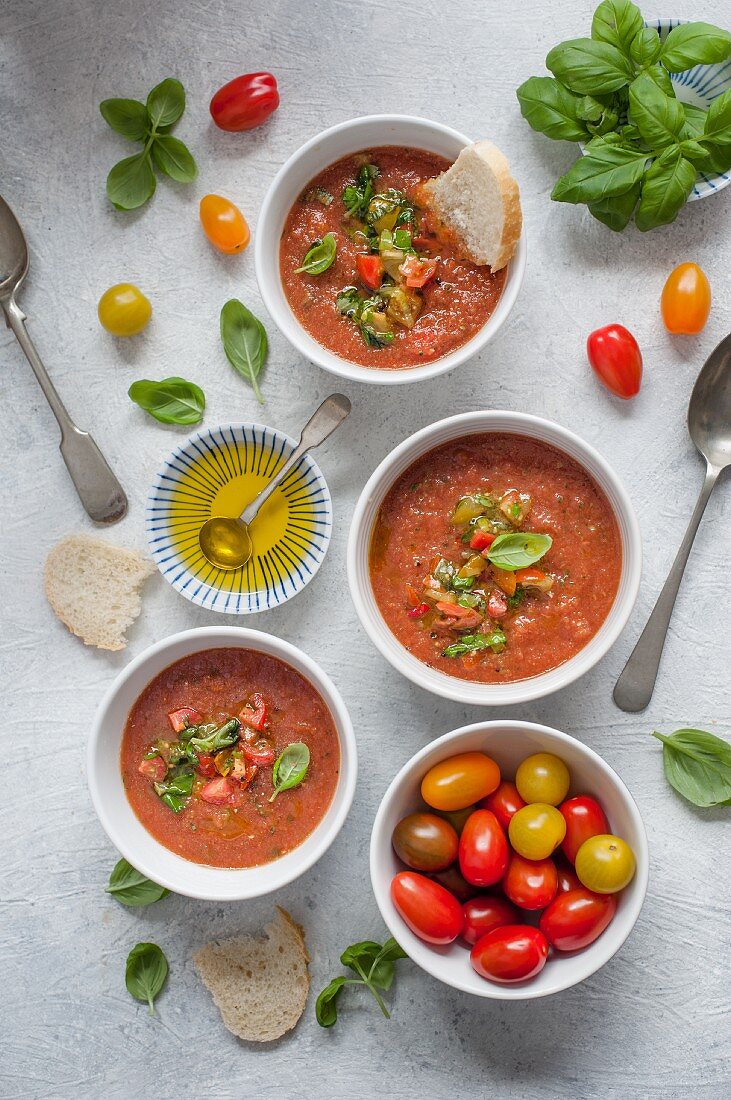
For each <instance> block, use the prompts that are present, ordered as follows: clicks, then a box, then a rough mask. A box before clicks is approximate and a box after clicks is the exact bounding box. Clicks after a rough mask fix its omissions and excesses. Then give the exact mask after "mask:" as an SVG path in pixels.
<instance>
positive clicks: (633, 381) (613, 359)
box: [586, 325, 642, 398]
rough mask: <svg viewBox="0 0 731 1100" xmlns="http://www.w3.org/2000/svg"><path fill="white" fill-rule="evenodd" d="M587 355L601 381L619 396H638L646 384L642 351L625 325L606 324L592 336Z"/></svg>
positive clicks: (588, 342)
mask: <svg viewBox="0 0 731 1100" xmlns="http://www.w3.org/2000/svg"><path fill="white" fill-rule="evenodd" d="M586 353H587V355H588V356H589V362H590V363H591V365H592V367H593V368H594V372H595V373H596V375H597V377H598V378H599V381H600V382H601V383H602V384H603V385H605V386H606V387H607V389H608V390H610V392H611V393H613V394H616V396H617V397H625V398H626V397H634V396H635V394H636V393H639V391H640V382H641V381H642V352H641V351H640V348H639V344H638V343H637V341H636V340H635V338H634V336H633V335H632V333H631V332H629V331H628V330H627V329H626V328H624V326H623V325H605V326H604V328H598V329H596V330H595V331H594V332H592V333H591V335H590V336H589V339H588V340H587V341H586Z"/></svg>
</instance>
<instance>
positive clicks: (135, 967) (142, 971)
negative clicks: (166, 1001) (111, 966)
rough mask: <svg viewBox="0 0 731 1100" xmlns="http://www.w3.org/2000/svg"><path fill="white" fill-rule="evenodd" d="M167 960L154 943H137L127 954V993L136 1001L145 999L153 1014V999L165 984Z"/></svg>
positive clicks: (125, 977)
mask: <svg viewBox="0 0 731 1100" xmlns="http://www.w3.org/2000/svg"><path fill="white" fill-rule="evenodd" d="M167 976H168V961H167V959H166V958H165V955H164V954H163V952H162V950H161V949H160V948H159V947H158V946H157V944H156V943H138V944H137V945H136V946H135V947H133V948H132V950H131V951H130V953H129V955H128V956H127V966H126V968H125V973H124V980H125V984H126V986H127V991H128V993H131V995H132V996H133V997H134V998H135V1000H137V1001H146V1002H147V1004H148V1005H149V1006H150V1015H151V1016H154V1015H155V1006H154V1001H155V998H156V997H157V995H158V993H159V992H160V990H161V989H162V987H163V986H164V985H165V979H166V978H167Z"/></svg>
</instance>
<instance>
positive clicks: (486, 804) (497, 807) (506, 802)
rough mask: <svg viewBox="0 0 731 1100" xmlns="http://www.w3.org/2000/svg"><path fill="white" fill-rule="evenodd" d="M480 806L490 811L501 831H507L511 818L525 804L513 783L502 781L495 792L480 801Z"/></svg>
mask: <svg viewBox="0 0 731 1100" xmlns="http://www.w3.org/2000/svg"><path fill="white" fill-rule="evenodd" d="M480 806H482V807H483V808H484V809H486V810H492V812H493V813H494V814H495V817H496V818H497V819H498V821H499V822H500V824H501V825H502V827H503V829H505V830H507V828H508V826H509V825H510V819H511V817H512V816H513V814H514V813H516V812H517V811H518V810H522V808H523V806H525V802H524V801H523V799H522V798H521V797H520V795H519V794H518V788H517V787H516V786H515V783H511V782H510V781H509V780H507V779H503V781H502V783H501V784H500V786H499V787H498V789H497V790H496V791H493V792H492V794H489V795H488V796H487V798H483V799H482V801H481V802H480Z"/></svg>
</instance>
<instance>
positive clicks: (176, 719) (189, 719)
mask: <svg viewBox="0 0 731 1100" xmlns="http://www.w3.org/2000/svg"><path fill="white" fill-rule="evenodd" d="M168 719H169V721H170V725H171V726H172V727H173V730H174V732H175V733H182V731H183V730H184V729H187V727H188V726H197V725H199V723H200V722H201V721H202V718H201V716H200V714H199V713H198V711H197V710H193V709H192V707H181V708H180V710H173V711H171V712H170V714H168Z"/></svg>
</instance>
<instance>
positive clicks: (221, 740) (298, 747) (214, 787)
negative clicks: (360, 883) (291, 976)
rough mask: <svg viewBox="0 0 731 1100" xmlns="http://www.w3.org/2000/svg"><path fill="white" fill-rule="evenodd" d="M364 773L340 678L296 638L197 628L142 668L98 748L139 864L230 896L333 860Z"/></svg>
mask: <svg viewBox="0 0 731 1100" xmlns="http://www.w3.org/2000/svg"><path fill="white" fill-rule="evenodd" d="M356 771H357V755H356V749H355V739H354V735H353V730H352V725H351V722H350V718H349V716H348V712H347V710H346V708H345V705H344V703H343V701H342V699H341V697H340V695H339V693H338V691H337V689H336V688H335V686H334V685H333V684H332V682H331V681H330V679H329V678H328V677H327V676H326V675H325V673H324V672H323V671H322V670H321V669H320V668H319V667H318V666H317V665H316V664H315V663H314V662H313V661H312V660H311V659H310V658H309V657H307V656H306V655H305V654H304V653H303V652H302V651H301V650H299V649H297V648H296V647H295V646H292V645H290V644H289V643H288V642H283V641H281V640H280V639H278V638H274V637H273V636H271V635H269V634H264V633H262V632H260V631H254V630H246V629H240V628H236V627H221V628H217V627H202V628H199V629H195V630H188V631H184V632H183V633H181V634H175V635H173V636H172V637H170V638H167V639H165V640H164V641H162V642H158V643H156V644H155V645H153V646H151V647H150V648H149V649H147V650H146V651H145V652H144V653H142V654H141V655H140V656H139V657H137V658H136V659H135V660H134V661H132V662H131V663H130V664H129V665H128V666H127V668H125V669H124V670H123V672H122V673H120V675H119V676H118V677H117V679H116V681H115V682H114V683H113V684H112V686H111V688H110V689H109V691H108V692H107V695H106V696H105V698H104V700H103V701H102V703H101V705H100V707H99V709H98V712H97V715H96V719H95V723H94V728H93V730H92V736H91V740H90V744H89V751H88V779H89V787H90V791H91V797H92V801H93V803H94V808H95V810H96V812H97V814H98V816H99V820H100V821H101V824H102V826H103V828H104V829H105V831H106V833H107V835H108V836H109V839H110V840H111V841H112V843H113V844H114V845H115V847H117V848H118V849H119V851H120V852H121V853H122V855H123V856H124V857H125V859H127V860H128V861H129V862H130V863H131V864H132V865H133V866H134V867H136V868H137V869H138V870H139V871H141V872H142V873H143V874H145V875H146V876H147V877H148V878H150V879H152V880H153V881H154V882H157V883H160V885H162V886H166V887H167V888H168V889H170V890H172V891H174V892H175V893H178V894H185V895H188V896H190V897H199V898H206V899H210V900H221V901H224V900H237V899H243V898H249V897H256V896H258V895H260V894H265V893H269V892H270V891H272V890H276V889H278V888H279V887H280V886H283V885H285V884H286V883H288V882H290V881H291V880H292V879H294V878H296V877H297V876H298V875H300V874H302V873H303V871H305V870H307V869H308V868H309V867H310V866H311V865H312V864H313V863H314V862H315V861H316V860H317V859H319V857H320V856H321V855H322V854H323V852H324V851H325V850H326V849H327V848H328V847H329V845H330V844H331V843H332V841H333V840H334V839H335V837H336V836H337V834H338V832H339V830H340V828H341V826H342V824H343V822H344V820H345V817H346V815H347V813H348V810H349V808H350V804H351V802H352V798H353V792H354V789H355V779H356Z"/></svg>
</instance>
